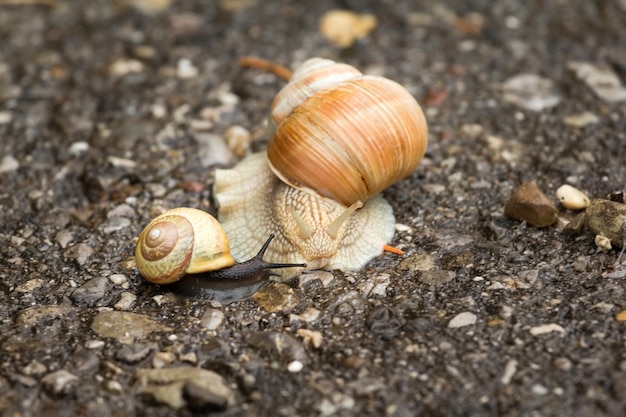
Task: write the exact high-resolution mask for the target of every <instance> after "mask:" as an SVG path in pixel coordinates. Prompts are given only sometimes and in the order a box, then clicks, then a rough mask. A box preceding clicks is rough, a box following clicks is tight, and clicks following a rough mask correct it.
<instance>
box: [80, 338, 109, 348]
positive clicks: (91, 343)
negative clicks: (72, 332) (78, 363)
mask: <svg viewBox="0 0 626 417" xmlns="http://www.w3.org/2000/svg"><path fill="white" fill-rule="evenodd" d="M104 345H105V343H104V340H98V339H91V340H87V341H86V342H85V349H100V348H102V347H104Z"/></svg>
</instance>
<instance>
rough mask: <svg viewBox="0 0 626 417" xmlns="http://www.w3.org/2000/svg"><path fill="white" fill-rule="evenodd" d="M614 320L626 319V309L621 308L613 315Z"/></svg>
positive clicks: (622, 320)
mask: <svg viewBox="0 0 626 417" xmlns="http://www.w3.org/2000/svg"><path fill="white" fill-rule="evenodd" d="M615 320H617V321H620V322H624V321H626V310H622V311H620V312H619V313H617V314H616V315H615Z"/></svg>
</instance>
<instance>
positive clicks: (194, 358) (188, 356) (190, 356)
mask: <svg viewBox="0 0 626 417" xmlns="http://www.w3.org/2000/svg"><path fill="white" fill-rule="evenodd" d="M178 360H179V361H181V362H187V363H191V364H196V363H198V355H196V352H187V353H181V354H179V355H178Z"/></svg>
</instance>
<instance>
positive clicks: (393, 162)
mask: <svg viewBox="0 0 626 417" xmlns="http://www.w3.org/2000/svg"><path fill="white" fill-rule="evenodd" d="M270 127H271V130H272V138H271V140H270V143H269V145H268V150H267V153H266V152H261V153H257V154H252V155H249V156H248V157H246V158H245V159H244V160H242V161H241V162H240V163H239V164H237V165H236V166H235V167H234V168H233V169H229V170H221V169H218V170H216V172H215V186H214V194H215V198H216V202H217V204H218V206H219V210H218V216H219V219H220V222H221V223H222V226H223V227H224V229H225V230H226V232H227V233H228V236H229V237H230V239H231V242H233V247H232V249H233V255H234V256H235V257H241V258H243V257H249V256H251V255H252V254H253V253H254V250H255V249H254V248H255V246H257V245H259V242H261V241H262V240H263V239H264V236H268V235H270V234H274V235H276V242H275V244H274V245H273V247H272V248H270V250H268V252H267V255H266V256H267V258H268V259H270V260H272V261H274V262H290V263H306V264H307V265H308V267H307V269H319V268H327V269H343V270H357V269H360V268H361V267H362V266H363V265H365V263H367V262H368V261H369V260H370V259H372V258H373V257H375V256H378V255H379V254H381V253H382V251H383V247H384V245H386V244H387V243H388V242H389V241H390V240H391V238H392V237H393V234H394V229H395V219H394V216H393V212H392V209H391V206H390V205H389V204H388V203H387V202H386V201H385V200H384V199H383V198H382V197H381V196H380V195H379V194H380V192H381V191H383V190H384V189H385V188H387V187H389V186H390V185H392V184H394V183H396V182H398V181H400V180H401V179H403V178H405V177H406V176H408V175H409V174H410V173H411V172H413V170H414V169H415V168H416V167H417V165H418V164H419V162H420V161H421V159H422V158H423V156H424V153H425V151H426V144H427V136H428V129H427V125H426V120H425V118H424V114H423V112H422V110H421V108H420V106H419V104H418V103H417V101H415V99H414V98H413V96H411V94H410V93H409V92H408V91H407V90H406V89H404V88H403V87H402V86H400V85H399V84H397V83H395V82H393V81H391V80H388V79H386V78H382V77H374V76H367V75H363V74H361V73H360V72H359V71H358V70H356V69H355V68H353V67H351V66H349V65H345V64H338V63H335V62H333V61H330V60H325V59H320V58H313V59H310V60H308V61H306V62H305V63H304V64H303V65H302V66H301V67H300V68H299V69H297V70H296V71H295V72H294V74H293V76H292V78H291V80H290V81H289V83H288V84H287V85H286V86H285V87H284V88H283V89H282V90H281V91H280V92H279V93H278V95H277V96H276V98H275V100H274V103H273V105H272V110H271V115H270ZM291 272H292V271H283V272H279V274H280V275H281V276H283V277H288V276H289V274H290V273H291Z"/></svg>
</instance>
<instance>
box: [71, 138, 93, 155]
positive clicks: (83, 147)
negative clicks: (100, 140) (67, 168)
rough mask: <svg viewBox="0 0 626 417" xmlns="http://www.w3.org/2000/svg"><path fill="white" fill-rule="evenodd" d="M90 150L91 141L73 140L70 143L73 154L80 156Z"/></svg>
mask: <svg viewBox="0 0 626 417" xmlns="http://www.w3.org/2000/svg"><path fill="white" fill-rule="evenodd" d="M88 150H89V143H87V142H84V141H78V142H73V143H72V144H71V145H70V148H69V151H70V154H71V155H74V156H79V155H81V154H83V153H85V152H87V151H88Z"/></svg>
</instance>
